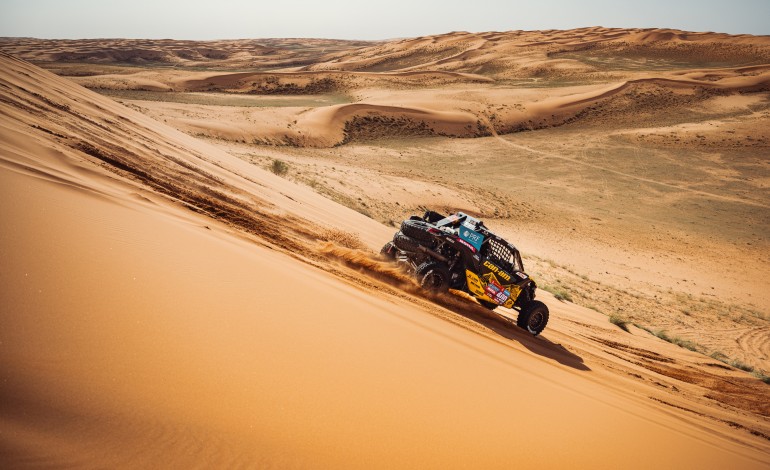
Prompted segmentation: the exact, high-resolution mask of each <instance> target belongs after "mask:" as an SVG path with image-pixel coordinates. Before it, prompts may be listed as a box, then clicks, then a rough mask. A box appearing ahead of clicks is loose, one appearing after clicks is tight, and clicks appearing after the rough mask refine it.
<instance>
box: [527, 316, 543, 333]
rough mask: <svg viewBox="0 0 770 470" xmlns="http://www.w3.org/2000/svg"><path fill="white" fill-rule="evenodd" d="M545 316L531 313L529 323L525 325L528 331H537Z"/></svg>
mask: <svg viewBox="0 0 770 470" xmlns="http://www.w3.org/2000/svg"><path fill="white" fill-rule="evenodd" d="M544 318H545V316H544V315H543V312H532V315H530V316H529V322H528V323H527V327H528V328H529V330H530V331H537V330H538V328H540V326H541V325H542V324H543V319H544Z"/></svg>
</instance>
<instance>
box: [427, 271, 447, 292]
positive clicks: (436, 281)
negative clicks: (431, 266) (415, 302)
mask: <svg viewBox="0 0 770 470" xmlns="http://www.w3.org/2000/svg"><path fill="white" fill-rule="evenodd" d="M423 285H424V286H425V287H429V288H431V289H438V288H439V287H441V286H442V285H444V276H442V275H441V274H440V273H437V272H435V271H431V272H429V273H427V274H426V275H425V277H424V278H423Z"/></svg>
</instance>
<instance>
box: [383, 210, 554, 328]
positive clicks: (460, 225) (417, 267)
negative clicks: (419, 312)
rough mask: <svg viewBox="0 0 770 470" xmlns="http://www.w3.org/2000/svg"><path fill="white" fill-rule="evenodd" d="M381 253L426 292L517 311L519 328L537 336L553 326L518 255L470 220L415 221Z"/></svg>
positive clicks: (430, 217) (431, 217)
mask: <svg viewBox="0 0 770 470" xmlns="http://www.w3.org/2000/svg"><path fill="white" fill-rule="evenodd" d="M382 253H383V254H384V255H385V256H388V257H389V258H391V259H394V260H396V261H399V262H403V263H405V264H406V265H407V268H408V269H409V270H410V271H412V272H414V274H415V275H416V276H417V277H418V280H419V282H420V284H421V285H422V286H423V287H426V288H431V289H436V290H446V289H455V290H461V291H464V292H467V293H468V294H470V295H471V296H473V297H474V298H476V300H477V301H478V302H479V303H480V304H481V305H483V306H485V307H487V308H489V309H494V308H496V307H498V306H502V307H506V308H511V309H515V310H517V311H518V312H519V318H518V321H517V324H518V325H519V326H521V327H523V328H525V329H527V330H529V331H530V332H531V333H533V334H539V333H540V332H541V331H542V330H543V328H545V325H546V323H547V322H548V307H546V306H545V304H543V303H542V302H539V301H536V300H535V291H536V289H537V284H536V283H535V281H534V280H532V278H530V277H529V276H528V275H527V274H526V273H525V272H524V266H523V264H522V261H521V255H520V254H519V251H518V250H517V249H516V247H515V246H513V245H511V244H510V243H508V242H507V241H505V240H504V239H503V238H501V237H499V236H498V235H496V234H495V233H494V232H492V231H490V230H489V229H488V228H487V227H486V226H485V225H484V223H483V222H482V221H480V220H478V219H476V218H474V217H471V216H469V215H467V214H463V213H462V212H458V213H456V214H452V215H450V216H448V217H444V216H443V215H441V214H438V213H436V212H432V211H428V212H426V213H425V215H424V216H422V217H419V216H412V217H411V218H410V219H409V220H405V221H404V222H403V223H402V224H401V230H400V231H399V232H397V233H396V234H395V235H394V237H393V241H391V242H388V243H387V244H386V245H385V246H384V247H383V249H382Z"/></svg>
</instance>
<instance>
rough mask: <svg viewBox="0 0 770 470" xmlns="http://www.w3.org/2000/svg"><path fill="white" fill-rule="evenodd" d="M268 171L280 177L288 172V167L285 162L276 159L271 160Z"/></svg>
mask: <svg viewBox="0 0 770 470" xmlns="http://www.w3.org/2000/svg"><path fill="white" fill-rule="evenodd" d="M270 171H272V172H273V173H275V174H276V175H278V176H282V175H285V174H286V172H288V171H289V165H287V164H286V162H284V161H283V160H278V159H277V158H276V159H275V160H273V163H272V165H270Z"/></svg>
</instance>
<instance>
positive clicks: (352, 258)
mask: <svg viewBox="0 0 770 470" xmlns="http://www.w3.org/2000/svg"><path fill="white" fill-rule="evenodd" d="M318 252H319V253H322V254H323V255H325V256H327V257H329V258H330V259H333V260H336V261H338V262H340V263H341V264H342V265H344V266H346V267H347V268H350V269H353V270H355V271H357V272H359V273H362V274H365V275H366V276H367V277H369V278H371V279H373V280H376V281H379V282H382V283H385V284H387V285H389V286H392V287H394V288H396V289H398V290H400V291H402V292H404V293H406V294H410V295H411V296H414V297H420V298H423V299H426V300H429V301H431V302H433V303H434V304H437V305H438V306H440V307H443V308H445V309H447V310H449V311H451V312H453V313H455V314H458V315H460V316H462V317H465V318H467V319H470V320H473V321H475V322H477V323H480V324H483V325H485V326H488V327H489V326H490V325H489V324H487V322H488V321H492V322H494V323H496V324H497V325H498V326H503V327H505V328H506V329H516V328H517V327H516V325H515V322H514V321H513V319H511V318H509V317H506V316H504V315H501V314H497V313H495V312H493V311H490V310H488V309H486V308H484V307H482V306H481V305H479V304H478V303H476V301H475V300H473V299H472V298H471V297H470V296H469V295H467V294H465V293H464V292H460V291H454V290H450V291H449V292H446V293H443V292H431V291H428V290H426V289H423V288H422V287H420V285H419V284H418V283H417V281H416V279H415V278H414V277H413V276H411V275H410V274H409V273H408V272H406V271H405V270H404V269H403V268H402V267H401V266H399V265H398V264H395V263H393V262H392V261H387V260H385V259H384V258H382V257H381V256H379V255H374V254H371V253H367V252H364V251H361V250H357V249H351V248H345V247H342V246H339V245H337V244H335V243H333V242H326V243H324V244H322V245H320V246H319V248H318ZM351 280H353V281H356V282H357V283H359V284H366V283H365V282H362V281H361V279H351ZM364 287H367V288H372V287H373V286H371V285H365V286H364ZM439 316H441V317H444V318H445V315H439Z"/></svg>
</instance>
